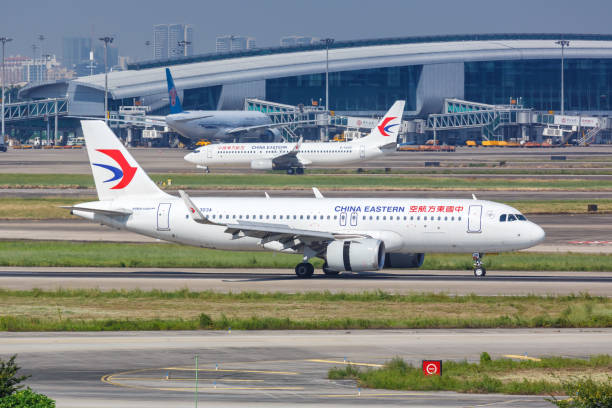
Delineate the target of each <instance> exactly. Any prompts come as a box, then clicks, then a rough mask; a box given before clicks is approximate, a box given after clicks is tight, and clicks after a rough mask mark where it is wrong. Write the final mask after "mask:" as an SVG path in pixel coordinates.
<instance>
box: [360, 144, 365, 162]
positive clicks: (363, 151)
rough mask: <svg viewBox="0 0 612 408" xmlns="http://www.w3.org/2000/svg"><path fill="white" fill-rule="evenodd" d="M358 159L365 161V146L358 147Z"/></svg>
mask: <svg viewBox="0 0 612 408" xmlns="http://www.w3.org/2000/svg"><path fill="white" fill-rule="evenodd" d="M359 158H361V159H365V146H363V145H361V146H359Z"/></svg>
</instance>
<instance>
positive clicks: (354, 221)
mask: <svg viewBox="0 0 612 408" xmlns="http://www.w3.org/2000/svg"><path fill="white" fill-rule="evenodd" d="M357 220H358V215H357V213H356V212H352V213H351V226H352V227H356V226H357Z"/></svg>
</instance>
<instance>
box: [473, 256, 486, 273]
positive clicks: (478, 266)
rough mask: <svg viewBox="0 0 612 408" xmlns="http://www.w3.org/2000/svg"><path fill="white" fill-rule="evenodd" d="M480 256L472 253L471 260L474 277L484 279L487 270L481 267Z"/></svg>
mask: <svg viewBox="0 0 612 408" xmlns="http://www.w3.org/2000/svg"><path fill="white" fill-rule="evenodd" d="M482 256H483V254H481V253H479V252H474V253H473V254H472V259H473V260H474V276H475V277H477V278H484V276H485V275H486V274H487V270H486V269H485V267H484V266H482Z"/></svg>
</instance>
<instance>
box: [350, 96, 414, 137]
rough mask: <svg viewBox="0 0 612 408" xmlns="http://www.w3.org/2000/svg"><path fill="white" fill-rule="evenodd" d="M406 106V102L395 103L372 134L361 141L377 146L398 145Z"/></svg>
mask: <svg viewBox="0 0 612 408" xmlns="http://www.w3.org/2000/svg"><path fill="white" fill-rule="evenodd" d="M405 104H406V102H405V101H395V103H394V104H393V106H391V109H389V111H388V112H387V113H386V114H385V116H383V117H382V119H381V120H380V122H378V125H376V127H375V128H373V129H372V131H371V132H370V134H369V135H367V136H366V137H363V138H361V139H360V140H361V141H364V142H366V141H367V142H368V143H371V144H375V145H377V146H386V145H389V144H391V143H397V135H398V133H399V131H400V128H401V125H402V115H403V114H404V105H405Z"/></svg>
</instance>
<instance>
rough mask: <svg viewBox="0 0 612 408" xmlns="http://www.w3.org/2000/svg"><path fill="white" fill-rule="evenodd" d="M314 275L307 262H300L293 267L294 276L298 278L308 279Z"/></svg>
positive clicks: (310, 265)
mask: <svg viewBox="0 0 612 408" xmlns="http://www.w3.org/2000/svg"><path fill="white" fill-rule="evenodd" d="M313 273H314V266H312V264H310V263H308V262H302V263H299V264H297V266H296V267H295V274H296V275H297V277H298V278H302V279H304V278H310V277H311V276H312V274H313Z"/></svg>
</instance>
